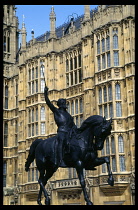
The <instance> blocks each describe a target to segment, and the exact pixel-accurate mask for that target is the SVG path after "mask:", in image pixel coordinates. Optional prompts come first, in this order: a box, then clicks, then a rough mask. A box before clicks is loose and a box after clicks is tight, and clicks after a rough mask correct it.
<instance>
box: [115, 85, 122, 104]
mask: <svg viewBox="0 0 138 210" xmlns="http://www.w3.org/2000/svg"><path fill="white" fill-rule="evenodd" d="M115 98H116V100H120V99H121V90H120V84H118V83H117V84H116V85H115Z"/></svg>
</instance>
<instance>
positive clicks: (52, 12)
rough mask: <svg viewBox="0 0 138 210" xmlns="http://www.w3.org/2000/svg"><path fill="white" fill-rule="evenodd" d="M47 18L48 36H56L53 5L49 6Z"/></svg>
mask: <svg viewBox="0 0 138 210" xmlns="http://www.w3.org/2000/svg"><path fill="white" fill-rule="evenodd" d="M49 19H50V38H56V14H55V12H54V7H53V6H52V8H51V12H50V15H49Z"/></svg>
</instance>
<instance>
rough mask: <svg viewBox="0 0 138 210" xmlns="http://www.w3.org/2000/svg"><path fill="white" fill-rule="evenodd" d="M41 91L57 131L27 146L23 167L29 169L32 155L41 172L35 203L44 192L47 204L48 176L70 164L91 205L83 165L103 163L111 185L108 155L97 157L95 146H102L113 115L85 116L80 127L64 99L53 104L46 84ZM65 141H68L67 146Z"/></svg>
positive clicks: (87, 202)
mask: <svg viewBox="0 0 138 210" xmlns="http://www.w3.org/2000/svg"><path fill="white" fill-rule="evenodd" d="M44 93H45V100H46V103H47V105H48V106H49V108H50V109H51V110H52V112H53V113H54V118H55V121H56V124H57V126H58V131H57V135H55V136H53V137H51V138H48V139H45V140H42V139H36V140H35V141H34V142H33V143H32V145H31V147H30V151H29V155H28V158H27V161H26V163H25V170H26V171H28V170H29V166H30V164H31V163H32V162H33V161H34V159H35V160H36V165H37V168H38V170H39V172H40V177H39V180H38V183H39V184H40V191H39V194H38V199H37V203H38V204H39V205H42V203H41V195H42V192H43V193H44V196H45V204H46V205H50V199H49V197H48V193H47V191H46V189H45V185H46V183H47V181H48V179H50V178H51V177H52V175H53V173H54V172H55V171H56V170H57V169H58V167H63V168H67V167H73V168H75V169H76V171H77V174H78V178H79V180H80V184H81V187H82V190H83V194H84V199H85V201H86V204H87V205H93V203H92V202H91V201H90V199H89V197H88V194H87V191H86V186H85V179H84V175H83V169H84V168H85V169H86V170H96V168H95V167H96V166H99V165H101V164H104V163H106V164H107V170H108V175H109V178H108V180H107V181H108V184H109V185H111V186H113V185H114V179H113V175H112V172H111V169H110V158H109V157H100V158H99V157H98V154H97V150H102V149H103V146H104V141H105V139H106V137H107V136H108V135H110V134H111V129H112V126H111V123H112V119H111V120H109V121H107V120H106V119H105V117H104V118H103V117H102V116H99V115H93V116H90V117H89V118H87V119H86V120H85V121H84V122H83V123H82V125H81V127H80V128H77V127H76V125H75V124H74V122H73V118H72V117H71V116H70V114H69V113H68V112H67V111H66V100H65V99H59V100H58V103H57V105H58V107H59V108H56V107H55V106H54V105H53V104H51V102H50V101H49V99H48V88H47V87H45V90H44ZM67 145H70V147H69V146H67ZM67 150H68V151H67ZM63 151H64V152H63Z"/></svg>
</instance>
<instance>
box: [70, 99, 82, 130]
mask: <svg viewBox="0 0 138 210" xmlns="http://www.w3.org/2000/svg"><path fill="white" fill-rule="evenodd" d="M67 110H68V112H69V113H70V114H71V115H72V116H73V118H74V123H75V124H76V125H77V127H80V125H81V123H82V121H83V99H82V98H76V99H73V100H71V101H68V102H67Z"/></svg>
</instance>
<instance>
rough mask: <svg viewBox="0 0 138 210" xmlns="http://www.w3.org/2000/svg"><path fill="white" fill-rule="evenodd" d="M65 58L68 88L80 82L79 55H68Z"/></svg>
mask: <svg viewBox="0 0 138 210" xmlns="http://www.w3.org/2000/svg"><path fill="white" fill-rule="evenodd" d="M69 56H71V57H70V59H69V58H66V86H67V87H70V86H72V85H76V84H79V83H81V82H82V68H81V54H78V55H77V53H76V54H75V55H74V53H72V54H70V55H69Z"/></svg>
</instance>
